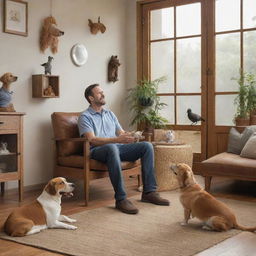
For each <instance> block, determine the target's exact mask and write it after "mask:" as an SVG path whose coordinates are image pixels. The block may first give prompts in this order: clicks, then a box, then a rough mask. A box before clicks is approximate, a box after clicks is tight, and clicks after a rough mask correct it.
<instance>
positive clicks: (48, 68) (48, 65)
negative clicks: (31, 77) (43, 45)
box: [41, 56, 53, 75]
mask: <svg viewBox="0 0 256 256" xmlns="http://www.w3.org/2000/svg"><path fill="white" fill-rule="evenodd" d="M52 60H53V57H52V56H48V61H47V62H46V63H44V64H41V66H43V67H44V74H45V75H47V74H49V75H51V74H52V64H51V63H52Z"/></svg>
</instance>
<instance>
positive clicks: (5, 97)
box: [0, 73, 18, 112]
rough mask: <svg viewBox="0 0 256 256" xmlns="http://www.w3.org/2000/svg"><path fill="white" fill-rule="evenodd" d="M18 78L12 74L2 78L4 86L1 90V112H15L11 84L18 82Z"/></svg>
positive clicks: (0, 78)
mask: <svg viewBox="0 0 256 256" xmlns="http://www.w3.org/2000/svg"><path fill="white" fill-rule="evenodd" d="M17 79H18V77H17V76H14V75H13V74H12V73H5V74H3V75H2V76H1V77H0V81H1V82H2V83H3V86H2V87H1V89H0V112H15V109H14V107H13V104H12V103H11V100H12V93H11V92H10V86H11V83H13V82H15V81H17Z"/></svg>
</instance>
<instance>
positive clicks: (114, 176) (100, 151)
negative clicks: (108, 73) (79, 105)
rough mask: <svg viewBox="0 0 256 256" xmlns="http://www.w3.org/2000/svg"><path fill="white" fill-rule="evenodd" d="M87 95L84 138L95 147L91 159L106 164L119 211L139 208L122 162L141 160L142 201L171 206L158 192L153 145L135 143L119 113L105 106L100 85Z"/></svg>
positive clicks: (81, 120) (82, 126)
mask: <svg viewBox="0 0 256 256" xmlns="http://www.w3.org/2000/svg"><path fill="white" fill-rule="evenodd" d="M84 96H85V98H86V100H87V101H88V102H89V104H90V106H89V108H88V109H86V110H85V111H84V112H83V113H82V114H81V115H80V116H79V119H78V128H79V133H80V136H84V137H86V138H87V139H88V140H89V142H90V145H91V158H92V159H95V160H97V161H101V162H104V163H106V165H107V166H108V171H109V177H110V180H111V183H112V186H113V188H114V191H115V200H116V204H115V205H116V208H117V209H118V210H120V211H122V212H124V213H128V214H136V213H138V209H137V208H136V207H135V206H134V205H133V204H132V202H131V201H129V200H128V199H127V198H126V192H125V187H124V182H123V176H122V168H121V161H136V160H138V159H139V158H141V164H142V182H143V192H142V197H141V201H142V202H148V203H153V204H157V205H169V201H168V200H166V199H163V198H161V197H160V196H159V194H158V193H157V192H156V188H157V185H156V179H155V172H154V151H153V146H152V144H151V143H149V142H145V141H144V142H138V143H134V142H135V138H134V137H133V136H132V135H131V134H130V133H129V132H125V131H124V130H123V129H122V127H121V125H120V124H119V122H118V120H117V117H116V116H115V114H114V113H113V112H112V111H110V110H107V109H104V108H103V106H104V105H105V104H106V102H105V96H104V92H103V90H102V89H101V87H100V86H99V84H92V85H90V86H88V87H87V88H86V89H85V93H84Z"/></svg>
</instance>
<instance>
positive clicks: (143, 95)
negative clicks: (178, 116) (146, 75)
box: [127, 77, 168, 130]
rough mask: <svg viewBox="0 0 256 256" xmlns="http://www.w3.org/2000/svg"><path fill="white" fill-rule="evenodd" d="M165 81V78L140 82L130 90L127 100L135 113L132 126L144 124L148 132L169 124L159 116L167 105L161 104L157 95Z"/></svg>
mask: <svg viewBox="0 0 256 256" xmlns="http://www.w3.org/2000/svg"><path fill="white" fill-rule="evenodd" d="M165 80H166V78H165V77H160V78H158V79H155V80H153V81H150V80H147V79H143V80H141V81H138V83H137V86H136V87H134V88H132V89H130V90H129V93H128V97H127V100H128V103H129V105H130V110H131V111H132V113H133V118H132V121H131V125H134V124H137V125H141V124H143V126H144V127H145V129H146V130H147V129H149V128H161V127H163V126H164V125H165V124H166V123H167V122H168V121H167V120H166V119H165V118H164V117H162V116H161V115H160V114H159V111H160V110H161V109H163V107H165V106H166V105H167V104H165V103H161V102H160V97H159V96H158V95H157V90H158V86H159V84H160V83H162V82H164V81H165Z"/></svg>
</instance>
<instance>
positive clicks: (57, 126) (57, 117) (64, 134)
mask: <svg viewBox="0 0 256 256" xmlns="http://www.w3.org/2000/svg"><path fill="white" fill-rule="evenodd" d="M79 115H80V113H77V112H76V113H64V112H54V113H53V114H52V126H53V133H54V137H55V138H59V139H66V138H79V137H80V136H79V132H78V126H77V120H78V117H79ZM58 152H59V155H60V156H69V155H72V154H81V153H82V152H83V143H82V142H69V141H63V142H59V143H58Z"/></svg>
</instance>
